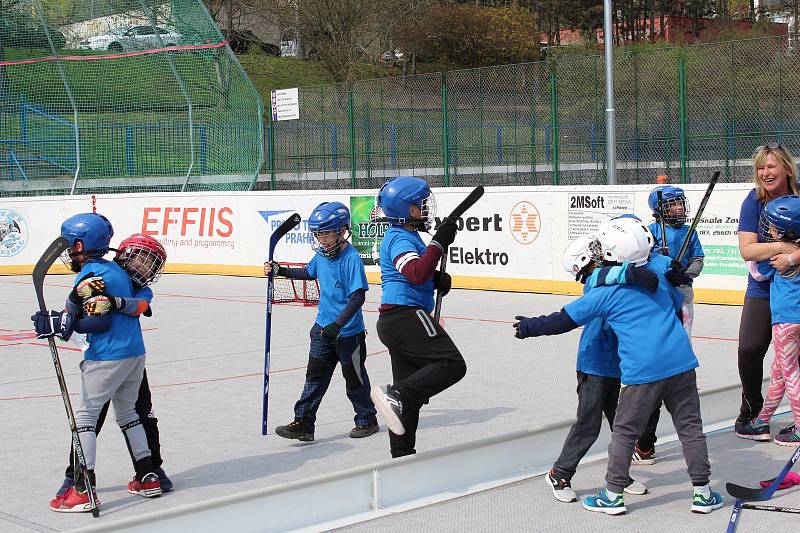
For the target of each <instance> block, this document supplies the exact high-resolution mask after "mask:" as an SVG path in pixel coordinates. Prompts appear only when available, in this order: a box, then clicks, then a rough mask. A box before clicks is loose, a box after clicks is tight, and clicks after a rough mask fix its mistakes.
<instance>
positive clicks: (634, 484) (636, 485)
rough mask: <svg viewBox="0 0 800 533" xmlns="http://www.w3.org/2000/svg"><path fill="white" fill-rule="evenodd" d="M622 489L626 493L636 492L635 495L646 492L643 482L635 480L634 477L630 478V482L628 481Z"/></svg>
mask: <svg viewBox="0 0 800 533" xmlns="http://www.w3.org/2000/svg"><path fill="white" fill-rule="evenodd" d="M622 490H623V491H625V492H627V493H628V494H636V495H637V496H641V495H642V494H647V487H645V485H644V483H642V482H640V481H636V480H635V479H632V480H631V482H630V483H628V486H627V487H625V488H624V489H622Z"/></svg>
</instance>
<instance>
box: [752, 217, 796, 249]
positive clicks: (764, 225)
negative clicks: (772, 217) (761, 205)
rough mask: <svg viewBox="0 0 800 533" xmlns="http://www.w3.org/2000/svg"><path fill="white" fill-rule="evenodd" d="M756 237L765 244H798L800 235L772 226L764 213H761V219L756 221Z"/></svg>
mask: <svg viewBox="0 0 800 533" xmlns="http://www.w3.org/2000/svg"><path fill="white" fill-rule="evenodd" d="M758 235H759V236H760V237H761V238H762V239H764V241H765V242H778V241H787V242H794V243H800V235H797V234H796V233H795V232H793V231H786V230H782V229H781V228H779V227H778V226H776V225H774V224H773V223H772V222H770V221H769V219H768V218H767V213H766V211H763V212H762V213H761V218H759V219H758Z"/></svg>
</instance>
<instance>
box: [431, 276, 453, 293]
mask: <svg viewBox="0 0 800 533" xmlns="http://www.w3.org/2000/svg"><path fill="white" fill-rule="evenodd" d="M433 286H434V288H436V290H437V291H439V294H441V295H442V296H447V293H448V292H450V288H451V287H452V286H453V278H451V277H450V274H448V273H447V272H441V271H439V270H435V271H434V272H433Z"/></svg>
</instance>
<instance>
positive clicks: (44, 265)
mask: <svg viewBox="0 0 800 533" xmlns="http://www.w3.org/2000/svg"><path fill="white" fill-rule="evenodd" d="M67 248H69V241H67V239H65V238H64V237H58V238H57V239H56V240H54V241H53V242H52V243H51V244H50V246H48V247H47V250H45V251H44V253H43V254H42V257H40V258H39V261H38V262H37V263H36V266H35V267H33V288H34V290H36V300H38V302H39V310H40V311H42V312H43V313H46V312H47V304H46V303H45V301H44V278H45V276H47V271H48V270H50V267H51V266H52V264H53V263H54V262H55V260H56V259H58V258H59V257H60V256H61V254H62V253H63V252H64V251H65V250H66V249H67ZM47 342H48V344H49V345H50V356H51V358H52V359H53V366H54V367H55V369H56V378H58V386H59V388H60V389H61V399H62V400H64V409H66V410H67V418H68V419H69V429H70V431H71V432H72V446H73V449H74V450H75V455H77V456H78V468H80V473H81V476H83V480H84V481H85V483H86V493H87V494H88V495H89V507H90V508H91V510H92V516H93V517H95V518H97V517H98V516H100V510H99V509H98V507H97V500H96V499H95V494H94V487H92V480H91V479H90V478H89V469H88V468H87V467H86V456H85V455H83V446H81V439H80V438H79V437H78V425H77V423H76V422H75V413H74V412H73V410H72V402H70V400H69V391H67V382H66V381H65V379H64V371H63V370H62V368H61V359H60V358H59V357H58V348H56V340H55V339H54V338H53V337H49V338H48V339H47Z"/></svg>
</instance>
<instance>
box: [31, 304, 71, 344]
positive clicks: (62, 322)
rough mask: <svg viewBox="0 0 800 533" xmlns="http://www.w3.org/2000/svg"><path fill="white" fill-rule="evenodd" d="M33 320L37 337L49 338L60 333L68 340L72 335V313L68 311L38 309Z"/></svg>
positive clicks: (32, 317)
mask: <svg viewBox="0 0 800 533" xmlns="http://www.w3.org/2000/svg"><path fill="white" fill-rule="evenodd" d="M31 320H32V321H33V326H34V328H35V329H36V338H37V339H49V338H50V337H54V336H56V335H58V336H59V337H61V338H62V339H64V340H65V341H66V340H69V338H70V336H71V335H72V328H73V322H72V315H71V314H69V313H67V312H66V311H36V314H34V315H33V316H31Z"/></svg>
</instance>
